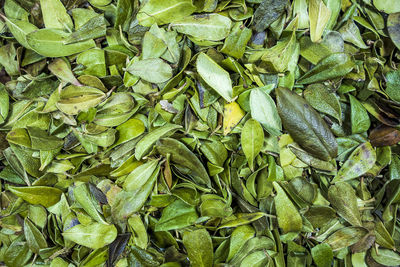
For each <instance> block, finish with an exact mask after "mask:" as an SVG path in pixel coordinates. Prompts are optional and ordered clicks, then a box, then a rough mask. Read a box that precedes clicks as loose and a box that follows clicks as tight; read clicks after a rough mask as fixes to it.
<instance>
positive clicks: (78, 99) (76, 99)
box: [56, 85, 106, 115]
mask: <svg viewBox="0 0 400 267" xmlns="http://www.w3.org/2000/svg"><path fill="white" fill-rule="evenodd" d="M105 96H106V95H105V94H104V92H103V91H101V90H99V89H97V88H93V87H89V86H75V85H70V86H67V87H66V88H64V89H63V90H62V91H61V93H60V99H59V100H58V101H57V104H56V106H57V108H58V109H59V110H60V111H62V112H64V113H65V114H68V115H76V114H78V113H79V112H81V111H88V110H89V109H90V108H92V107H95V106H97V105H98V104H99V103H100V102H101V101H102V100H103V99H104V97H105Z"/></svg>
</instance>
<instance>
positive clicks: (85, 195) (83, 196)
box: [73, 184, 108, 224]
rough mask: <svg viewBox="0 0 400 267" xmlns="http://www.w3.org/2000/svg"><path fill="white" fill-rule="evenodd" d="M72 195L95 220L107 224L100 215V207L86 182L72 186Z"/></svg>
mask: <svg viewBox="0 0 400 267" xmlns="http://www.w3.org/2000/svg"><path fill="white" fill-rule="evenodd" d="M73 192H74V197H75V199H76V201H77V202H78V203H79V204H80V206H81V207H82V208H83V209H84V210H85V211H86V212H87V214H88V215H89V216H90V217H92V219H94V220H95V221H97V222H99V223H102V224H108V223H107V222H106V221H105V220H104V218H103V216H102V215H101V207H100V205H99V203H98V202H97V201H96V199H95V198H94V196H93V195H92V194H91V193H90V191H89V188H88V186H87V185H86V184H80V185H78V186H76V187H75V188H74V191H73Z"/></svg>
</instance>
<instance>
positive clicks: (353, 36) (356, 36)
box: [339, 20, 368, 49]
mask: <svg viewBox="0 0 400 267" xmlns="http://www.w3.org/2000/svg"><path fill="white" fill-rule="evenodd" d="M339 32H340V34H341V35H342V37H343V40H344V41H346V42H349V43H352V44H354V45H355V46H357V47H359V48H361V49H367V48H368V46H366V45H365V43H364V41H363V39H362V37H361V34H360V30H359V29H358V27H357V25H356V24H355V23H354V21H352V20H348V21H347V23H346V24H345V25H343V27H342V28H340V29H339Z"/></svg>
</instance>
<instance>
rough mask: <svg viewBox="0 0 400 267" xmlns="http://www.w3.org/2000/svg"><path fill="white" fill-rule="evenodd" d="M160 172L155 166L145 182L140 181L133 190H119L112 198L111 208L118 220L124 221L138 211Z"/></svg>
mask: <svg viewBox="0 0 400 267" xmlns="http://www.w3.org/2000/svg"><path fill="white" fill-rule="evenodd" d="M159 173H160V168H159V167H157V168H156V170H155V171H154V172H153V173H152V175H151V176H150V177H149V178H148V179H147V181H146V182H145V183H143V182H142V185H141V186H140V187H136V188H134V190H133V191H129V192H128V191H125V190H122V191H120V192H119V193H118V194H117V195H116V197H115V200H114V203H113V205H112V206H111V210H112V213H113V216H114V217H115V218H116V219H117V220H118V221H121V222H122V221H125V220H126V219H127V218H129V217H130V216H131V215H132V214H134V213H135V212H138V211H139V210H140V209H141V208H142V207H143V205H144V203H145V202H146V201H147V199H148V197H149V195H150V193H151V192H152V190H153V187H154V184H155V182H156V180H157V178H158V175H159Z"/></svg>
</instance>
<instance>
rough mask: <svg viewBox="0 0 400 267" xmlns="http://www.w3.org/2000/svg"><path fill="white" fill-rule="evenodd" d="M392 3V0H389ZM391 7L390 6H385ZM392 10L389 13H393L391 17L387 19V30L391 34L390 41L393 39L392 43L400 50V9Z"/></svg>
mask: <svg viewBox="0 0 400 267" xmlns="http://www.w3.org/2000/svg"><path fill="white" fill-rule="evenodd" d="M389 1H390V0H389ZM386 7H389V6H385V8H386ZM393 7H394V6H392V8H390V11H389V12H388V13H392V14H390V15H389V17H388V19H387V29H388V32H389V36H390V39H392V42H393V43H394V45H395V46H396V47H397V48H398V49H400V30H399V29H400V8H398V10H397V11H394V9H393Z"/></svg>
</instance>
